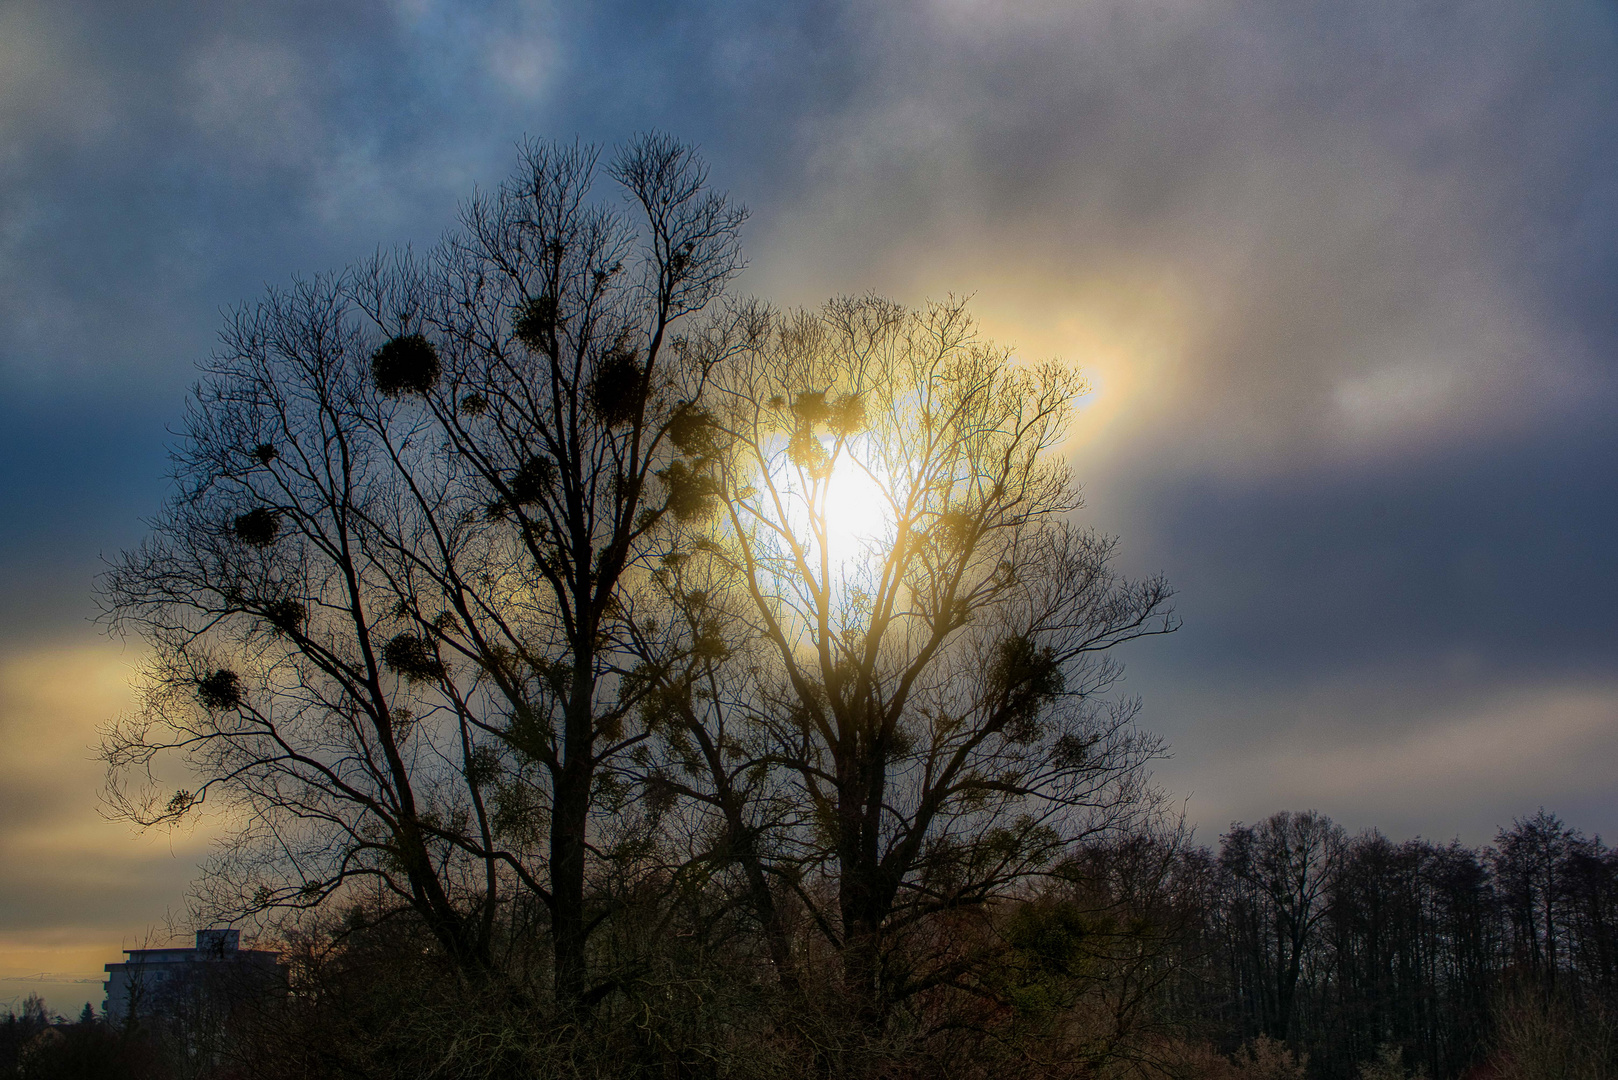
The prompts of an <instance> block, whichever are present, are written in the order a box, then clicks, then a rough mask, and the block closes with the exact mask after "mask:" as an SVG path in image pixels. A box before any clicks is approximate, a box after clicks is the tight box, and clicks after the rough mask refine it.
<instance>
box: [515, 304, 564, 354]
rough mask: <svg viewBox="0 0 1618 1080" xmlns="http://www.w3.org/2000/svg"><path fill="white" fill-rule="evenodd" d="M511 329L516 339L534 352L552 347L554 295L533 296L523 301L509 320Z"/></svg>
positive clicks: (554, 332) (554, 322) (554, 310)
mask: <svg viewBox="0 0 1618 1080" xmlns="http://www.w3.org/2000/svg"><path fill="white" fill-rule="evenodd" d="M511 331H512V333H514V334H516V335H517V340H518V341H520V342H522V343H523V344H524V345H526V346H528V347H529V348H530V349H532V350H534V351H535V352H548V351H550V350H551V349H552V348H554V344H553V342H554V340H555V334H556V297H554V296H548V295H547V296H535V297H533V298H531V299H530V300H528V301H527V302H526V303H524V304H523V306H522V310H521V311H519V312H518V313H517V317H516V318H515V319H513V320H512V322H511Z"/></svg>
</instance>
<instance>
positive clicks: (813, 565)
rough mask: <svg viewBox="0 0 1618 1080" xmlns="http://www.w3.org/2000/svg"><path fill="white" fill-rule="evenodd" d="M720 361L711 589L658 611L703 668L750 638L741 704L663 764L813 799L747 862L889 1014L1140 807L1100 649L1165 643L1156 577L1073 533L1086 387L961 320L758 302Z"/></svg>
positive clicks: (947, 973)
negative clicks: (951, 954)
mask: <svg viewBox="0 0 1618 1080" xmlns="http://www.w3.org/2000/svg"><path fill="white" fill-rule="evenodd" d="M709 348H710V351H711V352H712V353H714V354H716V355H719V356H721V357H722V359H720V360H718V361H717V362H716V363H715V364H714V366H713V367H712V368H711V370H710V382H709V387H708V392H707V393H706V395H705V396H704V397H703V399H702V408H703V412H702V421H703V423H704V425H705V432H706V436H707V438H708V439H709V442H710V443H711V445H712V447H713V450H712V454H713V457H714V459H715V460H717V461H718V462H719V468H718V472H717V475H718V478H719V479H720V481H721V484H722V486H721V489H720V490H719V491H718V492H716V494H717V495H718V496H719V498H718V499H717V500H716V502H715V506H714V509H715V517H714V519H713V521H712V524H711V525H709V526H708V528H707V529H706V531H705V532H700V533H697V534H693V535H692V536H690V537H689V538H688V543H687V550H686V551H684V552H677V553H676V559H677V560H690V561H692V562H693V563H696V562H701V563H705V564H706V565H707V567H708V569H707V570H706V571H704V572H705V573H707V574H708V575H709V578H710V584H708V585H705V586H704V587H701V588H698V589H695V590H690V589H688V588H687V587H686V586H685V585H679V586H677V587H676V588H675V589H673V590H672V592H671V594H670V595H671V596H672V597H673V599H674V601H675V603H676V606H678V604H679V602H680V600H681V598H682V597H683V601H684V604H685V610H686V611H687V613H688V617H687V619H686V626H687V627H688V631H689V633H690V634H691V635H692V638H691V641H690V650H689V652H690V654H692V655H700V654H701V653H702V652H703V650H704V645H703V638H704V636H705V635H706V636H707V637H708V639H709V640H710V641H713V642H714V644H713V645H711V646H709V647H708V651H709V652H710V653H713V652H716V651H722V650H726V649H728V650H733V655H732V661H733V662H734V663H737V664H739V665H741V669H742V670H744V671H745V673H746V676H747V677H746V680H745V688H746V692H745V693H742V694H735V693H732V694H729V695H720V694H716V693H714V692H713V688H711V687H710V688H709V689H708V692H707V693H705V694H704V695H701V696H700V700H701V702H702V705H701V707H700V708H698V709H691V710H687V711H685V712H684V713H682V715H683V716H684V717H685V721H686V726H685V728H684V729H683V730H682V731H680V733H679V738H678V740H676V741H677V742H678V746H677V750H678V753H677V754H676V757H677V758H678V759H679V761H680V762H681V765H682V769H683V771H684V772H685V773H686V774H688V775H696V776H702V777H705V784H706V790H707V792H708V796H709V798H710V799H711V800H713V802H714V804H715V805H721V804H724V803H725V801H726V798H727V796H726V791H727V787H728V788H729V790H730V792H731V795H732V796H734V795H736V794H737V793H736V790H735V778H736V777H738V776H746V775H751V776H759V775H761V774H762V773H765V772H767V771H773V772H775V773H778V774H781V775H784V776H785V777H786V778H787V780H788V782H789V783H790V785H791V788H792V790H793V792H794V797H793V798H792V799H791V800H789V801H790V803H791V804H793V805H795V806H797V807H800V808H801V812H800V813H798V814H797V815H796V816H783V815H779V814H776V815H773V816H771V815H769V814H767V813H764V814H761V816H760V817H759V818H757V819H756V820H755V821H754V822H753V823H752V824H751V825H750V826H747V828H748V830H749V831H750V832H751V834H752V835H753V836H754V838H755V839H754V840H753V841H752V843H751V844H750V846H749V847H748V848H745V849H742V850H740V851H737V849H736V848H735V846H734V845H732V848H731V850H732V852H733V853H735V854H737V855H739V856H740V857H741V858H742V859H743V861H744V863H745V862H746V861H747V860H749V859H756V860H759V861H760V862H761V863H762V864H763V865H762V867H761V868H762V869H764V870H765V871H766V872H768V873H769V874H770V875H771V877H772V879H773V881H774V883H775V885H776V886H777V887H778V888H779V889H784V890H786V891H787V893H788V894H790V895H791V896H792V897H793V899H794V902H795V903H796V904H798V905H801V907H802V908H803V909H804V910H805V911H806V912H807V913H808V915H809V917H810V918H811V920H812V921H813V923H814V925H816V926H817V927H818V928H819V930H820V932H821V934H823V936H824V938H825V940H826V941H827V942H829V943H830V944H831V946H832V947H833V948H834V949H835V950H836V952H837V953H838V954H839V955H840V956H841V958H842V966H843V969H844V972H845V980H846V985H847V988H848V990H849V992H850V993H851V994H852V996H853V998H854V1000H855V1001H857V1002H858V1003H859V1008H860V1010H861V1011H862V1012H863V1014H864V1015H865V1016H866V1017H867V1018H868V1019H870V1020H872V1021H873V1022H874V1021H875V1020H877V1019H879V1018H880V1016H881V1015H882V1013H883V1012H884V1010H885V1009H886V1007H887V1006H888V1005H889V1004H891V1003H892V1002H895V1001H897V1000H900V999H902V998H904V997H907V996H909V995H911V994H914V993H916V992H918V991H921V990H924V989H927V988H928V987H931V986H937V985H942V984H947V983H964V982H965V981H967V980H968V979H969V978H970V973H969V971H968V970H967V969H966V968H965V967H964V966H963V965H962V964H961V963H959V962H957V961H958V959H959V958H956V960H951V959H949V958H948V957H946V956H943V955H937V954H935V952H930V951H929V949H928V948H927V947H926V946H924V945H923V942H924V941H925V940H926V939H927V937H928V935H929V933H930V932H931V931H932V929H933V924H934V922H935V916H938V915H940V914H941V913H947V912H961V911H965V910H970V909H973V908H979V909H981V908H983V907H984V906H985V905H988V904H989V903H990V902H991V901H994V900H996V899H997V898H1002V897H1006V896H1010V895H1014V894H1016V893H1017V891H1018V890H1019V889H1020V888H1021V887H1022V886H1023V885H1024V884H1025V883H1027V882H1028V881H1029V880H1030V879H1034V878H1037V877H1039V876H1041V875H1046V874H1050V873H1052V872H1054V871H1055V870H1056V869H1057V868H1058V867H1059V866H1060V864H1061V863H1062V861H1063V859H1064V856H1065V855H1066V854H1067V853H1069V852H1070V851H1071V850H1072V845H1073V844H1074V842H1075V841H1077V840H1079V839H1081V838H1083V837H1086V836H1091V835H1095V834H1097V833H1099V832H1104V831H1106V830H1108V829H1110V828H1113V827H1116V826H1119V825H1121V824H1123V823H1124V822H1125V821H1127V820H1130V819H1131V818H1133V817H1135V816H1137V815H1140V814H1142V813H1143V812H1145V811H1146V810H1147V808H1148V806H1149V805H1150V798H1149V792H1148V789H1147V787H1146V784H1145V776H1144V772H1143V766H1144V764H1145V763H1146V762H1147V761H1148V760H1149V759H1150V758H1151V757H1152V756H1154V755H1155V754H1156V753H1158V750H1159V744H1158V743H1157V742H1156V741H1155V740H1154V739H1152V738H1151V737H1149V736H1146V735H1144V734H1141V733H1140V732H1138V731H1137V730H1136V729H1135V728H1134V727H1133V726H1132V724H1131V719H1132V716H1133V714H1134V710H1135V706H1134V704H1133V702H1131V701H1129V700H1127V699H1122V700H1120V699H1118V698H1116V697H1114V696H1112V695H1110V694H1109V691H1110V690H1111V689H1112V688H1113V687H1114V685H1115V683H1116V681H1117V678H1118V675H1119V668H1118V667H1117V666H1116V665H1115V664H1114V663H1112V662H1110V661H1109V660H1107V659H1106V658H1105V656H1104V654H1105V653H1106V651H1107V650H1109V649H1111V648H1112V647H1113V646H1115V645H1117V644H1119V643H1121V642H1123V641H1126V640H1128V639H1130V638H1134V637H1138V636H1141V635H1143V634H1150V633H1161V632H1164V631H1167V630H1170V629H1172V628H1173V625H1174V620H1173V617H1172V614H1171V612H1170V609H1169V606H1168V600H1169V590H1168V588H1167V586H1166V585H1165V584H1164V583H1163V582H1162V581H1161V580H1158V579H1152V580H1147V581H1144V582H1127V581H1124V580H1122V579H1120V578H1119V577H1118V576H1117V575H1116V574H1115V573H1114V572H1113V571H1112V570H1111V569H1110V562H1111V559H1112V555H1113V551H1114V544H1113V541H1112V540H1110V539H1108V538H1106V537H1103V536H1100V535H1097V534H1095V533H1093V532H1089V531H1086V530H1083V529H1081V528H1079V527H1078V526H1077V525H1075V524H1074V522H1073V520H1072V515H1073V514H1074V513H1075V512H1076V511H1077V510H1078V509H1079V506H1080V499H1079V497H1078V493H1077V489H1076V487H1075V486H1074V484H1073V483H1072V481H1071V479H1070V477H1069V474H1068V470H1067V468H1066V466H1065V465H1064V464H1063V463H1062V461H1061V460H1060V459H1059V457H1058V456H1057V450H1058V448H1059V446H1060V443H1061V441H1062V437H1063V434H1064V432H1065V431H1066V427H1067V422H1068V418H1069V414H1070V412H1071V407H1072V402H1073V399H1074V396H1075V395H1076V394H1077V393H1079V392H1080V390H1081V389H1082V383H1081V382H1080V380H1079V379H1078V378H1077V376H1076V375H1075V374H1074V373H1073V372H1072V371H1071V370H1069V369H1067V368H1064V367H1061V366H1059V365H1056V364H1047V365H1036V366H1026V367H1025V366H1019V365H1017V364H1015V363H1014V362H1013V361H1012V359H1011V357H1010V356H1009V354H1008V353H1007V352H1006V351H1005V350H1002V349H998V348H995V347H994V346H992V345H990V344H988V343H985V342H983V341H981V340H979V338H978V337H977V335H976V332H975V329H974V326H973V324H972V322H971V321H970V319H969V318H968V317H967V315H966V312H965V310H964V306H963V305H962V304H960V303H957V302H951V303H945V304H938V305H934V306H932V307H929V308H928V309H926V310H924V311H910V310H907V309H904V308H902V307H899V306H897V305H894V304H891V303H888V302H885V301H881V300H878V299H874V298H864V299H854V300H840V301H835V302H833V303H831V304H829V305H827V306H826V307H825V308H824V309H823V310H821V311H819V312H814V313H806V312H805V313H796V314H784V315H783V314H777V313H773V312H769V311H765V310H762V309H752V310H744V311H741V312H739V313H738V315H737V317H736V319H735V320H734V321H733V322H732V323H731V324H730V326H729V330H728V333H727V335H726V336H725V337H724V338H723V339H722V341H720V342H718V343H717V344H712V345H711V346H710V347H709ZM693 606H695V607H697V608H700V609H701V610H700V612H699V614H698V617H691V616H690V612H691V609H692V607H693ZM682 670H685V669H682ZM679 685H680V686H681V687H685V688H686V689H689V684H679ZM675 697H676V698H679V697H680V694H678V693H676V694H675ZM721 704H723V705H724V706H725V708H723V709H721V708H719V706H720V705H721ZM721 717H729V718H730V720H729V722H730V724H731V728H730V732H732V733H734V732H738V731H740V732H745V733H746V734H745V737H744V736H741V735H738V734H727V733H726V732H723V731H721V730H720V729H718V728H717V727H709V726H705V725H708V724H714V723H717V721H718V720H719V719H720V718H721ZM727 738H728V739H729V740H730V741H729V742H728V743H727V741H726V740H727ZM703 740H706V741H707V743H708V744H709V745H712V746H713V747H715V748H716V749H715V751H709V750H708V749H707V748H706V746H703V745H702V742H703ZM725 751H729V753H728V754H727V753H726V752H725ZM705 763H706V769H705V768H704V764H705ZM749 805H751V806H753V807H754V808H755V810H767V809H768V808H770V807H773V806H776V805H778V803H777V802H775V801H774V800H756V801H754V802H752V803H750V804H749ZM736 828H742V825H741V824H740V823H738V824H737V825H736V826H733V827H732V829H730V830H727V833H728V832H734V830H735V829H736ZM772 834H773V835H772ZM759 837H764V838H766V839H763V840H761V839H759ZM766 847H767V848H768V850H767V851H766V850H765V848H766ZM755 877H756V875H755ZM752 892H753V894H754V895H757V890H756V889H755V890H752ZM766 915H767V913H766ZM766 921H768V919H767V918H766Z"/></svg>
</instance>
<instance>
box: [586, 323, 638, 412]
mask: <svg viewBox="0 0 1618 1080" xmlns="http://www.w3.org/2000/svg"><path fill="white" fill-rule="evenodd" d="M645 400H646V372H645V371H644V370H643V369H642V367H641V362H640V351H639V350H638V349H632V348H630V347H629V346H627V345H625V344H623V343H622V342H620V343H619V344H617V345H615V346H613V347H612V348H611V349H609V350H608V351H607V354H606V355H605V356H603V357H602V358H601V362H600V364H598V365H597V367H596V370H595V374H594V376H593V377H592V378H591V380H590V410H591V411H592V412H593V413H595V416H596V419H598V420H600V421H601V422H602V423H603V424H605V425H606V426H607V427H609V428H615V427H622V426H623V425H625V424H627V423H630V422H631V421H633V420H634V419H635V418H636V417H637V416H639V415H640V412H641V407H642V405H643V404H644V403H645Z"/></svg>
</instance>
